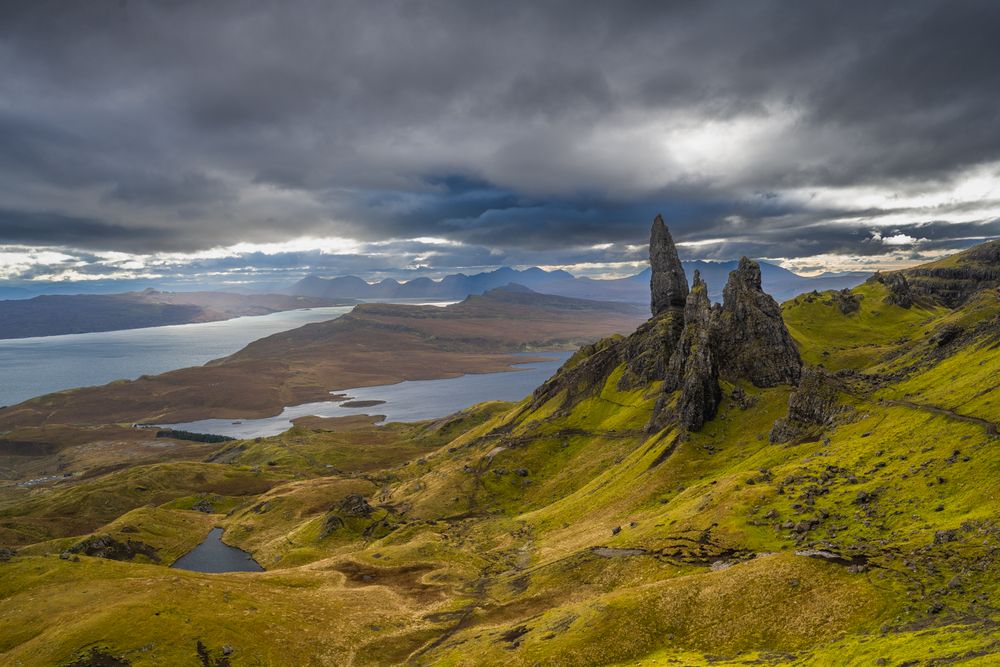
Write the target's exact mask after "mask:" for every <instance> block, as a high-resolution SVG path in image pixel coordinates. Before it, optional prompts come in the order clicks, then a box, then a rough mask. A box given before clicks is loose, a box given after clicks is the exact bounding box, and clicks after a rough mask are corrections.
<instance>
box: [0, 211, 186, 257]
mask: <svg viewBox="0 0 1000 667" xmlns="http://www.w3.org/2000/svg"><path fill="white" fill-rule="evenodd" d="M165 236H167V232H165V231H164V230H159V229H145V228H137V227H130V226H126V225H119V224H113V223H108V222H105V221H103V220H95V219H93V218H81V217H75V216H69V215H61V214H58V213H29V212H24V211H16V210H8V209H0V239H3V241H4V242H5V243H12V244H21V245H23V244H34V245H41V246H59V245H68V246H77V247H83V248H95V249H99V248H103V247H108V246H113V247H118V246H125V247H128V246H139V247H146V246H149V245H153V244H156V243H157V242H159V241H162V240H163V238H164V237H165ZM82 256H83V257H86V256H87V255H82Z"/></svg>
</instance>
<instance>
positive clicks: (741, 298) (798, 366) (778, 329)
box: [713, 257, 802, 387]
mask: <svg viewBox="0 0 1000 667" xmlns="http://www.w3.org/2000/svg"><path fill="white" fill-rule="evenodd" d="M722 299H723V302H722V309H721V310H720V311H718V316H717V318H716V322H715V336H714V339H713V346H714V349H715V351H716V354H717V356H718V363H719V372H720V374H721V375H722V376H723V377H726V378H729V379H734V380H735V379H744V378H745V379H747V380H750V382H752V383H753V384H754V385H755V386H757V387H774V386H777V385H779V384H796V383H797V382H798V381H799V376H800V375H801V373H802V359H801V358H800V357H799V352H798V350H797V349H796V347H795V342H794V341H793V340H792V336H791V334H789V333H788V328H787V327H786V326H785V322H784V320H782V319H781V309H780V308H779V307H778V303H777V301H775V300H774V299H773V298H771V296H770V295H769V294H767V293H766V292H764V290H763V289H762V288H761V284H760V265H759V264H757V262H754V261H752V260H750V259H747V258H746V257H744V258H742V259H741V260H740V263H739V266H738V267H737V268H736V270H735V271H733V272H732V273H730V274H729V281H728V282H727V283H726V287H725V289H724V290H723V291H722Z"/></svg>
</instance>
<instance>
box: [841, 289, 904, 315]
mask: <svg viewBox="0 0 1000 667" xmlns="http://www.w3.org/2000/svg"><path fill="white" fill-rule="evenodd" d="M833 302H834V303H835V304H837V308H839V309H840V312H841V313H842V314H844V315H850V314H851V313H856V312H857V311H859V310H861V297H859V296H858V295H857V294H855V293H854V292H852V291H851V290H850V289H848V288H846V287H845V288H844V289H842V290H840V291H839V292H834V293H833ZM907 308H909V306H907Z"/></svg>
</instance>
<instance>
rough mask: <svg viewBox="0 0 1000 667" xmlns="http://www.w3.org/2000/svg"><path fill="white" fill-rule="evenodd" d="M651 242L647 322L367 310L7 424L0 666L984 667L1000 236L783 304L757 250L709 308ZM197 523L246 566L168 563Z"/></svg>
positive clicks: (992, 650) (994, 483) (506, 298)
mask: <svg viewBox="0 0 1000 667" xmlns="http://www.w3.org/2000/svg"><path fill="white" fill-rule="evenodd" d="M652 236H653V238H652V249H651V256H652V258H653V266H652V270H653V277H654V279H653V294H652V306H653V317H652V318H650V319H648V320H647V316H646V314H645V313H643V314H641V315H639V314H637V313H636V312H635V311H634V310H627V309H622V308H612V307H610V306H607V305H600V304H598V303H595V302H580V301H576V300H568V299H565V298H564V297H545V296H542V295H536V294H532V293H530V292H528V291H525V290H523V289H517V288H515V289H508V290H500V291H499V292H495V293H494V292H490V293H487V294H486V295H484V296H481V297H470V298H469V299H467V300H466V301H464V302H462V303H461V304H456V305H454V306H449V307H448V308H444V309H429V308H425V307H405V306H382V305H373V304H368V305H363V306H359V307H357V308H356V309H355V310H354V311H353V312H352V313H351V314H349V315H346V316H344V317H342V318H340V319H338V320H335V321H332V322H329V323H320V324H311V325H308V326H306V327H303V328H301V329H297V330H293V331H290V332H285V333H281V334H276V335H274V336H272V337H270V338H265V339H263V340H261V341H258V342H256V343H253V344H251V345H249V346H247V348H245V349H244V350H242V351H240V352H238V353H237V354H235V355H232V356H231V357H227V358H226V359H223V360H220V361H218V362H213V363H211V364H208V365H206V366H204V367H200V368H194V369H186V370H184V371H176V372H173V373H168V374H166V375H161V376H156V377H150V378H143V379H140V380H138V381H135V382H130V383H123V384H118V385H109V386H107V387H103V388H97V389H87V390H79V391H72V392H64V393H60V394H56V395H52V396H47V397H41V398H39V399H34V400H32V401H29V402H27V403H24V404H21V405H18V406H12V407H10V408H7V409H6V410H3V411H0V429H2V430H3V431H4V433H3V436H2V437H3V438H4V440H3V441H2V446H3V449H2V456H0V465H2V469H3V470H4V475H5V479H7V480H9V481H10V483H9V484H8V485H7V486H4V487H3V493H2V495H0V545H3V546H4V547H5V550H4V551H3V552H2V553H3V560H4V562H3V563H0V599H2V600H3V605H2V606H0V657H2V660H3V661H4V662H6V663H10V664H23V665H34V664H38V665H42V664H57V665H64V664H65V665H68V664H73V665H105V664H110V665H161V664H177V665H183V664H191V665H197V664H210V665H254V664H269V663H275V664H296V665H385V664H412V665H536V664H543V665H594V664H621V665H661V664H682V665H761V664H764V665H767V664H774V665H778V664H781V665H784V664H793V665H816V666H820V665H830V664H871V665H876V664H888V665H897V666H898V665H903V664H912V665H944V664H962V665H989V664H994V662H995V660H996V658H997V656H998V655H1000V633H998V631H997V628H998V624H1000V608H998V607H997V604H996V600H997V599H998V594H1000V560H998V559H997V558H996V554H997V553H998V550H1000V525H998V523H997V512H996V508H997V502H998V498H1000V481H998V480H1000V458H998V457H997V445H998V440H997V430H996V425H997V424H998V423H1000V391H998V389H1000V288H998V285H997V284H996V283H995V282H992V281H993V280H995V279H994V278H991V276H995V275H996V274H995V270H996V267H998V266H1000V243H997V242H992V243H987V244H984V245H981V246H976V247H975V248H973V249H971V250H970V251H967V252H966V253H963V254H961V255H958V256H957V257H953V258H949V259H948V260H947V261H944V262H941V263H937V264H930V265H925V266H922V267H918V268H917V269H911V270H904V271H901V272H895V273H884V274H878V275H876V276H874V277H873V278H872V279H870V280H868V281H867V282H865V283H863V284H862V285H859V286H858V287H856V288H854V289H851V290H843V291H826V292H819V291H815V292H807V293H804V294H800V295H798V296H796V297H794V298H792V299H789V300H788V301H786V302H785V303H783V304H781V305H780V306H779V305H778V304H777V303H776V302H775V301H774V300H773V299H771V297H769V296H768V295H767V294H766V293H765V292H764V291H763V289H762V287H761V279H760V268H759V266H757V265H756V263H754V262H751V261H749V260H744V261H743V262H741V263H740V264H739V265H738V266H737V268H736V269H735V270H734V271H733V272H732V273H731V275H730V277H729V280H728V282H727V285H726V288H725V290H724V296H723V302H722V304H715V305H713V304H712V303H711V302H710V300H709V299H708V296H707V288H706V286H705V284H704V283H703V282H702V281H701V279H700V276H698V277H696V278H695V280H694V281H693V282H692V283H690V284H689V282H688V280H687V278H686V277H685V276H684V272H683V270H681V269H680V268H679V261H677V259H676V251H675V250H674V249H673V242H672V239H671V238H670V235H669V232H668V231H667V230H666V228H665V227H663V226H662V221H658V223H654V229H653V235H652ZM616 332H617V333H616ZM376 334H377V335H376ZM569 345H573V346H574V347H577V346H579V349H577V351H576V352H575V353H574V354H573V355H572V356H571V357H569V359H568V360H566V361H565V363H564V364H563V365H562V367H561V368H560V369H559V371H558V372H557V373H556V374H555V375H554V376H553V377H552V378H550V379H549V380H547V381H546V382H544V383H543V384H541V386H539V387H538V388H537V389H536V390H535V391H534V392H533V393H532V394H531V395H529V396H527V397H525V398H524V399H523V400H520V401H517V402H512V403H510V402H509V403H502V402H488V403H483V404H479V405H476V406H474V407H471V408H468V409H466V410H463V411H461V412H458V413H456V414H453V415H450V416H447V417H443V418H439V419H433V420H428V421H422V422H415V423H400V422H393V423H386V424H382V425H379V424H378V422H377V420H376V419H375V418H373V417H367V416H363V415H354V416H344V417H336V418H303V419H300V420H296V422H295V425H294V427H293V428H291V429H290V430H288V431H285V432H284V433H281V434H279V435H275V436H272V437H257V438H249V439H238V440H232V441H226V442H222V443H205V442H193V441H185V440H176V439H172V438H155V437H154V436H155V429H134V428H129V425H130V424H129V423H130V422H134V421H151V420H158V421H159V422H161V423H163V422H165V421H180V420H182V419H188V420H193V419H197V418H205V417H213V416H214V417H223V418H232V419H239V418H244V417H249V416H253V415H261V416H266V415H270V414H275V413H276V412H277V411H278V410H280V406H283V405H288V404H293V403H294V402H296V401H298V402H304V401H308V400H315V399H316V398H317V397H318V396H320V395H322V394H324V393H326V392H328V391H330V390H333V389H337V388H340V387H347V386H357V387H361V386H366V385H369V386H370V385H373V384H384V383H386V382H391V381H398V380H405V379H417V378H428V377H432V376H433V377H442V376H447V375H453V374H457V373H463V372H483V371H489V370H501V369H504V368H507V367H508V366H509V364H510V363H511V361H512V359H517V357H512V356H511V353H512V352H522V353H523V352H531V353H532V354H534V353H537V354H538V355H539V357H540V358H541V357H544V356H545V355H544V351H545V350H551V349H558V348H561V347H566V346H569ZM581 345H582V346H581ZM279 359H280V363H279V362H278V361H277V360H279ZM522 359H523V357H522ZM219 387H232V388H234V389H232V390H226V391H224V392H222V391H220V389H219ZM370 409H371V410H372V411H373V412H377V410H378V406H370ZM60 466H62V468H60ZM60 469H73V470H74V471H75V472H74V475H73V476H71V477H70V478H67V479H65V480H58V479H57V480H55V481H48V482H44V483H41V484H38V485H34V486H30V487H24V486H17V484H16V480H24V479H27V478H29V477H41V476H42V475H43V474H51V471H53V470H54V471H58V470H60ZM77 472H79V473H80V474H76V473H77ZM214 527H218V528H222V529H223V531H224V532H223V533H222V539H223V541H224V542H225V543H226V544H229V545H232V546H234V547H238V548H239V549H242V550H244V551H246V552H248V553H250V554H251V555H252V556H253V559H254V560H255V561H256V562H257V563H259V564H260V565H261V566H262V567H263V568H264V571H261V572H232V573H222V574H209V573H202V572H191V571H184V570H179V569H172V568H168V567H167V565H169V564H171V563H173V562H174V561H175V560H177V559H178V558H180V557H181V556H182V555H184V554H186V553H188V552H190V551H191V550H192V549H194V548H195V546H196V545H198V544H199V543H201V542H202V541H203V540H204V539H205V538H206V536H207V535H208V534H209V531H210V530H211V529H213V528H214ZM126 618H127V619H128V623H127V624H126V623H123V622H122V621H123V619H126ZM113 661H116V662H113Z"/></svg>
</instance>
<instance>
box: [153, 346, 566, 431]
mask: <svg viewBox="0 0 1000 667" xmlns="http://www.w3.org/2000/svg"><path fill="white" fill-rule="evenodd" d="M570 354H572V353H570V352H539V353H532V354H531V355H530V356H535V357H548V358H552V359H553V360H552V361H542V362H535V363H525V364H518V365H517V366H516V368H517V370H513V371H508V372H500V373H473V374H470V375H461V376H459V377H454V378H447V379H444V380H407V381H405V382H400V383H398V384H387V385H380V386H376V387H357V388H354V389H341V390H337V391H336V392H334V393H336V394H346V395H347V396H348V398H346V399H343V400H338V401H323V402H320V403H305V404H303V405H297V406H295V407H290V408H285V410H284V411H283V412H282V413H281V414H280V415H277V416H275V417H266V418H264V419H243V420H230V419H202V420H200V421H195V422H187V423H184V424H171V425H170V428H176V429H180V430H183V431H193V432H195V433H213V434H217V435H228V436H230V437H233V438H256V437H264V436H270V435H277V434H279V433H283V432H284V431H286V430H288V429H289V428H291V427H292V420H293V419H297V418H299V417H306V416H309V415H315V416H317V417H346V416H348V415H362V414H368V415H385V418H386V421H392V422H414V421H421V420H424V419H436V418H437V417H444V416H446V415H450V414H452V413H454V412H457V411H459V410H462V409H464V408H467V407H469V406H471V405H475V404H476V403H482V402H483V401H519V400H521V399H522V398H524V397H525V396H527V395H528V394H530V393H531V392H532V391H533V390H534V389H535V387H537V386H538V385H540V384H542V383H543V382H545V380H547V379H548V378H549V377H551V376H552V374H553V373H555V372H556V370H557V369H558V368H559V366H561V365H562V364H563V362H564V361H566V359H568V358H569V356H570ZM345 401H384V403H380V404H379V405H374V406H369V407H357V408H351V407H344V406H343V405H342V403H343V402H345Z"/></svg>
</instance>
